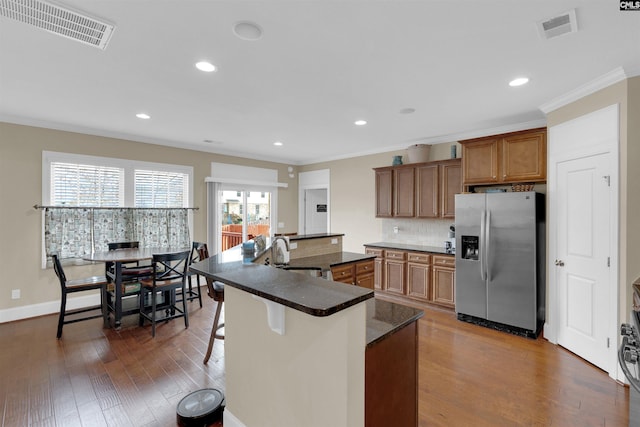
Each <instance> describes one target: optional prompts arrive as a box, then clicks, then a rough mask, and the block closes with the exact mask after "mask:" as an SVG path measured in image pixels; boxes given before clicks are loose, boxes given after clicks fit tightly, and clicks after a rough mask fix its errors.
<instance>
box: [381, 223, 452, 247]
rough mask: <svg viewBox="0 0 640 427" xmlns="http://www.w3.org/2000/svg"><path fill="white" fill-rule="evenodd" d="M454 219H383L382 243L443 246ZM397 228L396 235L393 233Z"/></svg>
mask: <svg viewBox="0 0 640 427" xmlns="http://www.w3.org/2000/svg"><path fill="white" fill-rule="evenodd" d="M454 222H455V220H454V219H401V218H393V219H383V220H382V241H384V242H390V243H406V244H412V245H425V246H438V247H439V246H444V241H445V240H446V239H447V238H448V236H449V226H451V225H453V224H454ZM394 227H398V233H394Z"/></svg>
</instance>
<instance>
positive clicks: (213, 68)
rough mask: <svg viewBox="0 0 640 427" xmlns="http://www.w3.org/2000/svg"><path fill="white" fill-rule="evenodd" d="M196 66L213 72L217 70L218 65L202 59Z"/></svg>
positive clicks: (207, 71) (201, 69)
mask: <svg viewBox="0 0 640 427" xmlns="http://www.w3.org/2000/svg"><path fill="white" fill-rule="evenodd" d="M196 68H197V69H198V70H200V71H204V72H206V73H212V72H214V71H216V70H217V68H216V66H215V65H213V64H212V63H211V62H207V61H200V62H197V63H196Z"/></svg>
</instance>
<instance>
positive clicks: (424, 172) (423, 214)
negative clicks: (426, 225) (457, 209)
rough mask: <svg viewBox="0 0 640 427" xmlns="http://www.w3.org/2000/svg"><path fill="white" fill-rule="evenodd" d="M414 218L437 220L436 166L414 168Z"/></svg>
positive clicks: (437, 186) (437, 183)
mask: <svg viewBox="0 0 640 427" xmlns="http://www.w3.org/2000/svg"><path fill="white" fill-rule="evenodd" d="M415 170H416V216H417V217H418V218H437V217H438V214H439V212H440V211H439V208H438V188H439V182H438V165H437V164H434V165H425V166H419V167H416V169H415Z"/></svg>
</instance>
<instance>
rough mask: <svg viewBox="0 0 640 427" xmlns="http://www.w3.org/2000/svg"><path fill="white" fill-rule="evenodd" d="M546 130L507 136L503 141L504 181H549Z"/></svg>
mask: <svg viewBox="0 0 640 427" xmlns="http://www.w3.org/2000/svg"><path fill="white" fill-rule="evenodd" d="M546 134H547V133H546V131H545V130H538V131H535V132H527V133H520V134H516V135H513V136H507V137H505V138H504V139H503V140H502V180H503V181H505V182H521V181H525V182H533V181H545V180H546V179H547V162H546V156H547V137H546Z"/></svg>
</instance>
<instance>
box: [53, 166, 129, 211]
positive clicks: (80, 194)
mask: <svg viewBox="0 0 640 427" xmlns="http://www.w3.org/2000/svg"><path fill="white" fill-rule="evenodd" d="M123 189H124V169H122V168H116V167H105V166H95V165H87V164H74V163H63V162H52V163H51V204H52V205H54V206H95V207H116V206H122V204H123V201H124V198H123V194H124V191H123Z"/></svg>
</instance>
